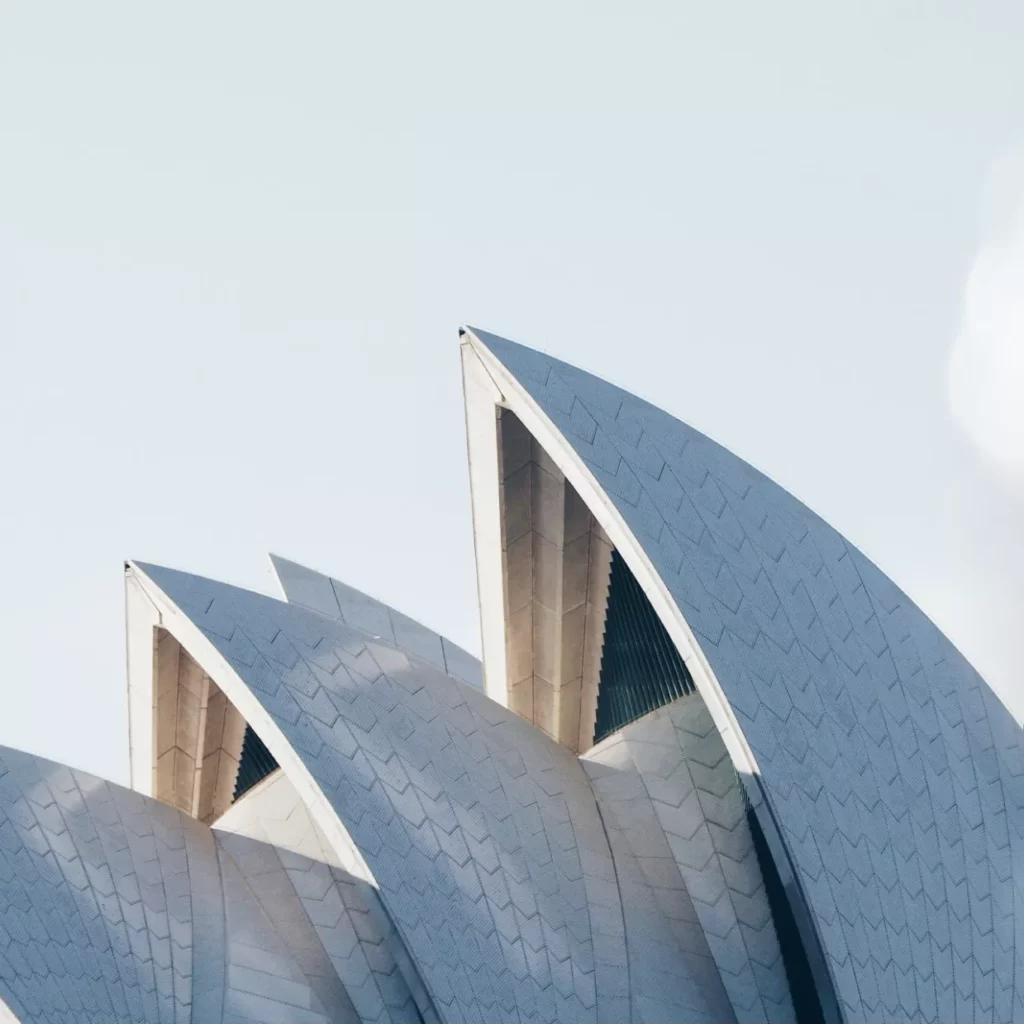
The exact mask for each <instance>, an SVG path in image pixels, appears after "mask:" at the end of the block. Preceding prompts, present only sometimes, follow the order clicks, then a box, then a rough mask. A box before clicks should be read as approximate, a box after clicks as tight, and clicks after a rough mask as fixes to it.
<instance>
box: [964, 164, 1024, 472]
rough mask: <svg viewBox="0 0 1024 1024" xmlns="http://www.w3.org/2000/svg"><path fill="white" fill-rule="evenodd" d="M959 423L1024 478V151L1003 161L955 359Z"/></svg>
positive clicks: (1001, 465) (996, 460)
mask: <svg viewBox="0 0 1024 1024" xmlns="http://www.w3.org/2000/svg"><path fill="white" fill-rule="evenodd" d="M948 387H949V401H950V408H951V410H952V412H953V415H954V417H955V418H956V420H957V421H958V422H959V423H960V425H961V426H962V427H963V429H964V430H965V431H966V433H967V435H968V436H969V437H970V439H971V440H972V441H973V443H974V444H975V445H976V446H977V448H978V449H979V450H980V451H981V453H982V454H983V455H984V456H985V457H986V458H987V459H988V460H989V461H990V462H991V463H992V464H993V465H994V466H996V467H997V468H998V469H1000V470H1001V471H1002V472H1003V473H1004V474H1007V475H1009V476H1011V477H1013V478H1014V479H1015V480H1024V150H1021V151H1018V152H1016V153H1014V154H1012V155H1011V156H1009V157H1007V158H1005V159H1003V160H1002V161H1000V162H999V164H998V165H997V167H996V168H995V170H994V172H993V174H992V176H991V179H990V181H989V184H988V188H987V190H986V196H985V226H984V232H983V238H982V242H981V245H980V246H979V248H978V252H977V254H976V255H975V258H974V263H973V265H972V267H971V271H970V273H969V275H968V277H967V283H966V286H965V288H964V299H963V313H962V319H961V324H960V333H959V335H958V337H957V339H956V342H955V343H954V345H953V348H952V351H951V352H950V356H949V365H948Z"/></svg>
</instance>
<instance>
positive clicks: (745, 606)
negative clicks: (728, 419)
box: [476, 332, 1024, 1022]
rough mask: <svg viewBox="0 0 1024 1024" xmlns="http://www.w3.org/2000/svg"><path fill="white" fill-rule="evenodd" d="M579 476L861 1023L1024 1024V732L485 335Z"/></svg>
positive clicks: (633, 410)
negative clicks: (711, 707)
mask: <svg viewBox="0 0 1024 1024" xmlns="http://www.w3.org/2000/svg"><path fill="white" fill-rule="evenodd" d="M476 334H477V337H478V338H479V339H480V341H481V342H482V343H483V344H484V345H485V346H486V347H487V348H488V349H489V350H490V351H491V352H492V353H493V354H494V356H495V357H496V358H497V359H498V360H499V361H500V362H501V363H502V364H503V365H504V366H505V367H506V368H507V370H508V371H509V373H511V374H512V376H513V377H514V378H515V379H516V380H518V381H519V382H520V384H521V385H522V386H523V387H524V388H525V390H526V391H527V392H528V394H529V395H530V396H531V397H532V399H533V400H534V401H535V402H536V403H537V405H538V406H539V407H540V408H541V410H542V411H543V412H544V413H545V414H546V415H547V417H548V418H549V419H550V420H551V422H552V423H553V424H554V425H555V427H556V428H557V429H558V430H559V431H560V432H561V433H562V434H563V435H564V437H565V439H566V440H567V442H568V443H569V445H570V446H571V447H572V448H573V449H574V450H575V452H576V453H577V454H578V456H579V457H580V458H581V459H582V460H583V462H584V463H585V465H586V467H587V468H588V469H589V471H590V472H591V473H592V474H593V476H594V478H595V479H596V480H597V482H598V483H599V485H600V486H601V487H602V488H603V489H604V491H605V492H606V493H607V495H608V496H609V498H610V499H611V500H612V502H613V503H614V505H615V507H616V509H617V510H618V512H619V514H620V515H621V516H622V518H623V519H624V521H625V523H626V524H627V526H628V527H629V529H630V530H631V531H632V533H633V535H634V536H635V537H636V538H637V540H638V541H639V543H640V544H641V545H642V546H643V548H644V550H645V551H646V553H647V555H648V557H649V558H650V560H651V562H652V563H653V565H654V567H655V569H656V571H657V573H658V574H659V575H660V577H661V578H662V580H663V581H664V582H665V585H666V586H667V587H668V589H669V591H670V592H671V594H672V596H673V598H674V599H675V602H676V605H677V606H678V608H679V610H680V612H681V613H682V615H683V616H684V617H685V619H686V621H687V622H688V623H689V625H690V627H691V629H692V630H693V632H694V634H695V636H696V638H697V640H698V642H699V644H700V646H701V648H702V650H703V652H704V654H705V656H706V657H707V659H708V661H709V663H710V665H711V667H712V669H713V671H714V673H715V675H716V677H717V679H718V681H719V683H720V685H721V687H722V689H723V690H724V693H725V696H726V697H727V699H728V701H729V703H730V704H731V706H732V709H733V711H734V713H735V715H736V717H737V719H738V721H739V723H740V726H741V728H742V730H743V732H744V734H745V736H746V738H747V741H748V742H749V744H750V746H751V748H752V750H753V752H754V755H755V757H756V759H757V763H758V765H759V768H760V772H761V783H762V785H763V788H764V791H765V795H766V798H767V800H768V802H769V804H770V807H771V810H772V812H773V814H774V817H775V819H776V820H777V821H778V822H780V823H781V827H782V831H783V839H784V842H785V844H786V847H787V848H788V852H789V856H790V858H791V860H792V863H793V865H794V869H795V871H796V874H797V877H798V879H799V882H800V885H801V887H802V889H803V892H804V893H805V895H806V899H807V903H808V908H809V911H810V914H811V916H812V919H813V921H814V924H815V926H816V929H817V932H818V934H819V936H820V940H821V944H822V947H823V950H824V953H825V956H826V958H827V963H828V967H829V971H830V974H831V978H832V982H833V985H834V987H835V991H836V995H837V997H838V1000H839V1003H840V1006H841V1009H842V1013H843V1014H844V1016H845V1018H846V1019H847V1020H848V1021H851V1022H853V1021H878V1020H887V1021H904V1020H906V1021H912V1020H920V1021H942V1022H947V1021H987V1020H993V1021H1013V1020H1021V1019H1024V984H1017V985H1016V986H1015V978H1016V979H1022V978H1024V964H1021V957H1022V955H1024V942H1021V941H1020V939H1021V938H1022V937H1024V936H1022V934H1021V932H1022V928H1024V920H1022V914H1024V905H1022V897H1024V890H1022V886H1024V867H1016V868H1015V865H1021V864H1022V863H1024V862H1022V855H1024V847H1022V845H1021V844H1022V842H1024V814H1022V802H1024V801H1022V795H1024V791H1022V784H1021V776H1022V772H1024V761H1022V752H1021V739H1022V736H1021V730H1020V728H1019V726H1018V725H1017V724H1016V722H1015V721H1014V720H1013V719H1012V717H1011V716H1010V714H1009V712H1008V711H1007V710H1006V708H1005V707H1004V706H1003V705H1002V704H1000V702H999V701H998V700H997V698H996V697H995V696H994V695H993V693H992V691H991V690H990V689H989V688H988V686H987V685H986V684H985V683H984V681H983V680H982V679H981V678H980V677H979V676H978V674H977V673H976V672H975V671H974V670H973V669H972V668H971V666H970V665H969V664H968V663H967V662H966V661H965V660H964V658H963V657H962V656H961V655H960V654H959V652H958V651H957V650H956V649H955V648H954V647H953V646H952V644H950V643H949V641H948V640H947V639H946V638H945V637H944V636H943V635H942V634H941V633H940V632H939V630H938V629H937V628H936V627H935V626H934V625H933V624H932V623H931V622H930V621H929V620H928V619H927V617H926V616H925V615H924V614H923V613H922V612H921V611H920V610H919V609H918V608H917V607H916V606H915V605H914V604H913V602H911V601H910V599H909V598H908V597H907V596H906V595H905V594H903V593H902V592H901V591H900V590H899V589H898V588H897V587H896V586H895V585H894V584H893V583H892V582H891V581H889V580H888V579H887V578H886V577H885V576H884V575H883V574H882V573H881V572H880V571H879V570H878V569H877V568H876V567H875V566H874V565H873V564H872V563H871V562H869V561H868V559H867V558H865V557H864V555H863V554H861V553H860V552H859V551H858V550H857V549H856V548H854V547H853V546H852V545H850V544H848V543H847V542H846V541H845V540H844V539H843V537H841V536H840V535H839V534H838V533H837V532H836V531H835V530H833V529H832V528H831V527H829V526H828V525H827V524H826V523H824V522H823V521H822V520H821V519H820V518H819V517H817V516H816V515H815V514H814V513H813V512H811V511H810V510H809V509H807V508H806V507H805V506H803V505H802V504H801V503H800V502H798V501H797V500H796V499H795V498H793V497H792V496H791V495H789V494H788V493H786V492H785V491H783V490H782V489H781V488H780V487H778V486H777V485H775V484H773V483H772V482H771V481H770V480H768V479H767V478H765V477H764V476H763V475H762V474H760V473H758V472H757V471H756V470H754V469H752V468H751V467H750V466H748V465H747V464H746V463H744V462H742V461H741V460H740V459H738V458H736V457H735V456H734V455H732V454H731V453H729V452H728V451H726V450H725V449H723V448H721V447H720V446H719V445H716V444H714V443H713V442H712V441H710V440H709V439H708V438H706V437H704V436H703V435H701V434H699V433H698V432H697V431H695V430H693V429H691V428H690V427H688V426H686V425H685V424H683V423H680V422H679V421H678V420H676V419H674V418H672V417H671V416H669V415H667V414H666V413H664V412H662V411H660V410H658V409H656V408H654V407H653V406H651V405H649V404H647V403H645V402H643V401H641V400H639V399H637V398H635V397H633V396H631V395H629V394H627V393H626V392H624V391H622V390H621V389H619V388H616V387H614V386H613V385H610V384H608V383H606V382H604V381H602V380H600V379H598V378H596V377H593V376H591V375H589V374H587V373H584V372H582V371H580V370H577V369H575V368H574V367H571V366H568V365H567V364H565V363H562V362H559V361H558V360H555V359H551V358H549V357H547V356H544V355H542V354H540V353H538V352H534V351H532V350H530V349H526V348H523V347H522V346H519V345H516V344H514V343H512V342H509V341H506V340H504V339H501V338H497V337H495V336H493V335H488V334H486V333H484V332H476Z"/></svg>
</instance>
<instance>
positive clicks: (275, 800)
mask: <svg viewBox="0 0 1024 1024" xmlns="http://www.w3.org/2000/svg"><path fill="white" fill-rule="evenodd" d="M460 348H461V356H462V370H463V385H464V395H465V412H466V429H467V440H468V454H469V476H470V483H471V494H472V513H473V531H474V542H475V551H476V562H477V583H478V594H479V605H480V624H481V638H480V639H481V649H482V652H483V660H482V662H481V661H479V660H477V658H475V657H474V656H472V655H471V654H469V653H467V652H466V651H464V650H462V649H460V648H459V647H457V646H456V645H455V644H453V643H451V642H450V641H449V640H447V639H445V638H444V637H442V636H439V635H438V634H436V633H434V632H432V631H431V630H430V629H428V628H426V627H425V626H423V625H420V624H419V623H417V622H415V621H413V620H411V619H410V618H408V617H406V616H405V615H403V614H402V613H401V612H400V611H399V610H397V609H395V608H391V607H389V606H388V605H387V604H384V603H382V602H381V601H379V600H376V599H374V598H371V597H369V596H367V595H365V594H362V593H359V592H358V591H356V590H353V589H352V588H351V587H349V586H347V585H346V584H345V583H344V582H342V581H339V580H336V579H332V578H330V577H328V576H326V575H323V574H321V573H318V572H315V571H313V570H312V569H307V568H304V567H303V566H300V565H297V564H295V563H292V562H289V561H286V560H283V559H280V558H276V557H275V558H274V559H273V563H274V568H275V571H276V574H277V578H278V581H279V583H280V591H281V595H280V597H276V598H272V597H267V596H264V595H261V594H257V593H253V592H249V591H246V590H241V589H238V588H236V587H233V586H230V585H228V584H226V583H220V582H216V581H213V580H210V579H206V578H204V577H202V576H197V575H192V574H191V573H189V572H184V571H180V570H178V569H170V568H164V567H162V566H157V565H151V564H148V563H145V562H128V563H126V564H125V567H124V568H125V604H126V633H127V663H128V665H127V679H128V705H129V720H130V735H129V736H128V737H127V743H128V748H129V753H130V764H131V788H130V789H126V788H122V787H120V786H116V785H114V784H112V783H108V782H105V781H103V780H101V779H98V778H95V777H93V776H90V775H87V774H85V773H83V772H80V771H77V770H75V769H73V768H68V767H65V766H62V765H60V764H56V763H53V762H50V761H46V760H43V759H41V758H39V757H36V756H33V755H29V754H26V753H21V752H18V751H15V750H11V749H8V748H0V1019H6V1020H11V1021H24V1022H28V1021H33V1022H46V1024H49V1022H55V1021H75V1022H77V1021H96V1022H113V1021H117V1022H120V1021H143V1022H149V1021H162V1022H196V1024H210V1022H216V1021H232V1022H256V1021H261V1022H281V1024H307V1022H308V1024H313V1022H327V1021H344V1022H388V1021H390V1022H403V1024H412V1022H427V1021H437V1022H445V1024H455V1022H488V1021H495V1022H504V1021H552V1022H566V1024H575V1022H597V1021H603V1022H626V1021H637V1022H640V1021H644V1022H648V1024H662V1022H670V1021H702V1022H708V1024H721V1022H727V1021H736V1022H746V1021H762V1022H779V1024H781V1022H791V1021H793V1022H817V1021H847V1022H851V1024H852V1022H855V1021H865V1022H878V1021H935V1022H951V1021H972V1022H982V1021H1007V1022H1009V1021H1021V1020H1024V962H1022V959H1021V957H1022V951H1024V934H1022V933H1024V758H1022V749H1021V748H1022V732H1021V728H1020V726H1019V725H1018V724H1017V722H1016V721H1015V720H1014V718H1013V717H1012V716H1011V715H1010V713H1009V712H1008V711H1007V710H1006V708H1005V707H1004V706H1003V705H1002V704H1001V703H1000V702H999V700H998V699H997V698H996V697H995V696H994V694H993V693H992V691H991V690H990V689H989V687H988V686H987V685H986V684H985V682H984V681H983V680H982V679H981V678H980V677H979V675H978V674H977V673H976V672H975V671H974V670H973V669H972V668H971V666H970V665H969V664H968V663H967V662H966V661H965V660H964V658H963V657H962V656H961V655H960V654H959V653H958V652H957V650H956V649H955V648H954V647H953V645H952V644H951V643H950V642H949V641H948V640H947V639H946V638H945V637H944V636H943V635H942V634H941V633H940V632H939V630H938V629H937V628H936V627H935V626H934V625H933V624H932V623H931V622H930V621H929V620H928V619H927V618H926V617H925V615H924V614H923V613H922V612H921V611H920V610H919V609H918V608H917V607H916V606H915V605H914V604H913V603H912V602H911V601H910V600H909V599H908V598H907V596H906V595H905V594H903V593H902V592H901V591H900V590H899V589H898V588H897V587H896V586H895V585H894V584H893V583H892V582H891V581H890V580H889V579H887V578H886V576H885V575H883V573H882V572H881V571H880V570H879V569H878V568H876V567H875V566H874V565H873V564H872V563H871V562H870V561H868V560H867V558H865V556H864V555H863V554H861V553H860V551H858V550H857V549H856V548H855V547H853V546H852V545H851V544H850V543H848V542H847V541H846V540H844V538H843V537H841V536H840V535H839V534H838V533H837V532H836V531H835V530H833V529H832V528H831V527H829V526H828V525H827V524H826V523H824V522H823V521H822V520H821V519H820V518H819V517H818V516H816V515H815V514H814V513H813V512H811V511H810V510H809V509H808V508H806V507H805V506H804V505H802V504H801V503H800V502H799V501H797V500H796V499H795V498H793V497H792V496H791V495H789V494H788V493H786V492H785V491H783V490H782V489H781V488H780V487H778V486H777V485H775V484H774V483H772V482H771V481H770V480H768V479H767V478H765V477H764V476H763V475H761V474H760V473H759V472H757V470H755V469H753V468H751V467H750V466H749V465H747V464H746V463H745V462H743V461H741V460H740V459H739V458H737V457H736V456H735V455H733V454H731V453H730V452H728V451H726V450H725V449H723V448H722V447H720V446H719V445H717V444H715V443H714V442H712V441H711V440H709V439H708V438H707V437H704V436H702V435H701V434H700V433H698V432H697V431H695V430H693V429H691V428H690V427H688V426H686V424H684V423H682V422H680V421H679V420H677V419H675V418H673V417H672V416H671V415H669V414H667V413H665V412H662V411H660V410H658V409H656V408H653V407H652V406H650V405H649V404H647V403H646V402H644V401H641V400H640V399H638V398H635V397H633V396H632V395H629V394H627V393H625V392H623V391H622V390H620V389H619V388H617V387H615V386H613V385H611V384H609V383H606V382H605V381H603V380H599V379H598V378H596V377H593V376H591V375H590V374H587V373H584V372H582V371H580V370H577V369H575V368H574V367H572V366H568V365H566V364H565V363H562V362H559V361H558V360H556V359H553V358H550V357H548V356H546V355H542V354H541V353H539V352H535V351H533V350H531V349H528V348H524V347H522V346H520V345H518V344H515V343H513V342H510V341H505V340H503V339H501V338H498V337H494V336H492V335H490V334H487V333H485V332H483V331H479V330H475V329H468V328H467V329H464V330H463V332H462V334H461V338H460ZM198 568H201V567H198ZM412 571H415V570H414V569H413V570H412ZM1018 897H1021V898H1022V902H1021V903H1020V904H1018V902H1017V900H1018ZM1018 910H1020V913H1019V914H1018V913H1017V911H1018ZM1018 935H1021V936H1022V938H1021V941H1020V942H1018V941H1017V937H1018ZM1018 966H1020V967H1021V973H1020V975H1019V976H1018V974H1017V968H1018Z"/></svg>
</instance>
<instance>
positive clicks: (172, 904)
mask: <svg viewBox="0 0 1024 1024" xmlns="http://www.w3.org/2000/svg"><path fill="white" fill-rule="evenodd" d="M226 838H227V839H228V840H229V841H230V842H231V843H232V845H233V846H234V856H232V854H231V853H229V852H228V851H227V850H226V849H223V848H221V849H218V842H217V839H216V838H215V835H214V833H212V832H211V831H210V830H209V829H208V828H207V827H206V826H205V825H203V824H201V823H200V822H198V821H196V820H195V819H193V818H190V817H188V816H187V815H185V814H183V813H181V812H179V811H178V810H176V809H174V808H172V807H170V806H168V805H167V804H163V803H160V802H158V801H156V800H151V799H148V798H146V797H143V796H140V795H139V794H138V793H133V792H132V791H130V790H127V789H123V788H122V787H120V786H115V785H113V784H111V783H107V782H104V781H103V780H101V779H97V778H95V777H94V776H91V775H87V774H85V773H84V772H78V771H74V770H72V769H70V768H66V767H64V766H63V765H59V764H55V763H53V762H52V761H45V760H43V759H41V758H37V757H34V756H32V755H29V754H24V753H21V752H20V751H13V750H10V749H9V748H0V1001H2V1002H3V1003H6V1005H7V1006H8V1007H9V1009H10V1010H11V1012H12V1013H13V1014H14V1015H15V1017H16V1019H17V1020H19V1021H22V1022H39V1024H52V1022H58V1021H69V1022H75V1024H81V1022H87V1021H95V1022H108V1024H109V1022H122V1021H125V1022H127V1021H140V1022H141V1021H145V1022H162V1024H187V1022H191V1021H195V1022H196V1024H208V1022H210V1021H221V1020H223V1021H231V1022H234V1024H255V1022H267V1024H269V1022H272V1021H279V1022H281V1024H327V1022H328V1021H349V1022H358V1021H359V1020H360V1019H361V1018H360V1017H359V1015H358V1014H357V1013H356V1011H355V1009H354V1006H353V1003H352V1001H351V1000H350V998H349V996H348V994H347V992H346V991H345V988H344V986H343V984H342V982H341V980H340V979H339V977H338V976H337V974H336V973H335V972H334V970H333V967H332V965H331V960H330V959H329V957H328V954H327V952H326V950H325V948H324V947H323V945H322V944H321V943H320V941H319V939H318V937H317V933H316V931H315V930H314V929H313V926H312V924H311V923H310V920H309V918H308V916H307V915H306V911H305V909H304V907H303V904H302V902H301V901H300V900H299V898H298V896H297V895H296V892H295V890H294V888H293V886H292V883H291V881H290V879H289V878H288V876H286V875H285V874H284V871H283V869H281V868H280V862H278V874H277V875H274V873H273V872H270V871H267V870H266V865H267V860H268V857H267V849H268V848H267V847H266V846H265V845H264V844H260V843H255V842H253V841H252V840H249V839H245V838H243V837H238V836H229V837H226ZM240 844H249V845H248V846H241V845H240ZM274 856H275V857H276V854H274ZM310 870H313V869H310ZM257 893H259V896H257V895H256V894H257ZM410 1019H413V1018H410ZM415 1019H418V1018H415Z"/></svg>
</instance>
